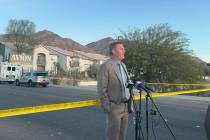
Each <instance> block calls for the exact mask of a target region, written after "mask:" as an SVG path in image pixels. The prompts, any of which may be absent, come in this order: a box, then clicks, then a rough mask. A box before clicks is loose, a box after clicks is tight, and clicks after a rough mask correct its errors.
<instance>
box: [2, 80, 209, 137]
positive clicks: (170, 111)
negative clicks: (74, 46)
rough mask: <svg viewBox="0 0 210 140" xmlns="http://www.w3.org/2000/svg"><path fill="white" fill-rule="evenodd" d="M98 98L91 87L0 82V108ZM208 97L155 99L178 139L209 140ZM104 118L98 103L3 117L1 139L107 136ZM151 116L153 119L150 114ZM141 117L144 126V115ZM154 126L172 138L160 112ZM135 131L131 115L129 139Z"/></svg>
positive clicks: (159, 132) (157, 135)
mask: <svg viewBox="0 0 210 140" xmlns="http://www.w3.org/2000/svg"><path fill="white" fill-rule="evenodd" d="M96 98H97V94H96V90H95V88H91V87H90V88H73V87H70V88H60V87H48V88H39V87H24V86H23V87H16V86H14V85H8V84H1V85H0V109H7V108H16V107H26V106H34V105H45V104H53V103H63V102H71V101H80V100H86V99H96ZM206 98H208V97H206ZM206 98H205V99H206ZM208 99H209V98H208ZM208 99H207V100H203V99H200V98H199V99H197V98H196V97H189V98H188V97H182V96H175V97H162V98H158V99H155V102H156V104H157V105H158V106H159V109H160V111H161V112H162V113H163V114H164V117H165V120H166V121H167V122H168V124H169V125H170V126H171V128H172V130H173V132H174V134H175V135H176V137H177V140H207V138H206V134H205V131H204V127H203V122H204V117H205V113H206V109H207V106H208ZM143 113H144V111H143ZM144 114H145V113H144ZM105 120H106V118H105V114H104V113H103V112H102V111H101V110H100V108H99V107H98V106H96V107H85V108H77V109H69V110H60V111H53V112H45V113H37V114H30V115H24V116H14V117H8V118H0V140H29V139H30V140H105ZM149 120H150V122H151V121H152V120H151V117H150V118H149ZM142 121H143V124H142V129H143V130H145V118H143V120H142ZM153 127H154V131H155V135H156V139H157V140H172V137H171V136H170V134H169V131H168V130H167V129H166V128H165V125H164V123H163V121H162V120H161V118H160V117H159V115H156V116H153ZM149 130H150V131H149V132H150V140H154V135H153V134H152V129H151V123H150V129H149ZM134 132H135V130H134V124H133V115H130V120H129V129H128V137H127V140H134Z"/></svg>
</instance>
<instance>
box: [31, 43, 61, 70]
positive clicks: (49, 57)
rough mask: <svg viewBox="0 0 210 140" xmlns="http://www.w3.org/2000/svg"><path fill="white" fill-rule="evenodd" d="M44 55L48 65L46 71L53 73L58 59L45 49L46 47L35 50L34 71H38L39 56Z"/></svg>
mask: <svg viewBox="0 0 210 140" xmlns="http://www.w3.org/2000/svg"><path fill="white" fill-rule="evenodd" d="M40 53H43V54H45V59H46V64H45V70H46V71H50V72H51V71H52V70H53V69H52V68H53V66H54V63H57V62H58V58H57V56H56V55H52V54H50V52H49V51H48V50H47V49H46V48H44V47H41V46H40V47H37V48H35V49H34V53H33V70H37V58H38V54H40Z"/></svg>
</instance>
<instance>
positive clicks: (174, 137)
mask: <svg viewBox="0 0 210 140" xmlns="http://www.w3.org/2000/svg"><path fill="white" fill-rule="evenodd" d="M141 89H143V90H144V91H145V92H146V96H145V97H146V135H147V140H149V100H150V101H151V102H152V104H153V105H154V106H155V109H156V110H157V112H158V113H159V115H160V117H161V119H162V120H163V122H164V124H165V126H166V128H167V129H168V130H169V132H170V134H171V135H172V137H173V139H174V140H176V136H175V135H174V133H173V131H172V130H171V128H170V127H169V125H168V123H167V122H166V120H165V119H164V116H163V114H162V113H161V111H160V110H159V109H158V106H157V105H156V103H155V102H154V100H153V98H152V97H151V95H150V94H151V93H152V90H151V89H149V88H148V87H145V86H141V87H140V90H141Z"/></svg>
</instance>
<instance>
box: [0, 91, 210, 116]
mask: <svg viewBox="0 0 210 140" xmlns="http://www.w3.org/2000/svg"><path fill="white" fill-rule="evenodd" d="M204 91H210V88H205V89H196V90H185V91H177V92H167V93H152V97H155V98H156V97H162V96H172V95H178V94H187V93H196V92H204ZM134 98H135V100H137V99H139V96H135V97H134ZM144 98H145V97H143V99H144ZM98 104H100V100H99V99H95V100H85V101H78V102H68V103H58V104H50V105H40V106H32V107H23V108H14V109H4V110H0V117H1V118H2V117H11V116H17V115H26V114H33V113H40V112H48V111H55V110H63V109H72V108H80V107H87V106H95V105H98Z"/></svg>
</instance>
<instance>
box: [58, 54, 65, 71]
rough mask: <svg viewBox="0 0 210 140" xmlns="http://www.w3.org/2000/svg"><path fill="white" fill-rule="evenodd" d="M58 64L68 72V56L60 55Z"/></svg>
mask: <svg viewBox="0 0 210 140" xmlns="http://www.w3.org/2000/svg"><path fill="white" fill-rule="evenodd" d="M58 63H59V65H60V67H61V68H62V69H63V70H67V64H66V63H67V56H65V55H63V54H60V53H58Z"/></svg>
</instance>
